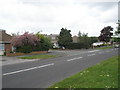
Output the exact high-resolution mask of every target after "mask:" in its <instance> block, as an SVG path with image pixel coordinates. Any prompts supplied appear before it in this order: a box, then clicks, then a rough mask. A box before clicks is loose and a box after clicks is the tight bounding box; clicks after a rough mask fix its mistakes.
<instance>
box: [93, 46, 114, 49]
mask: <svg viewBox="0 0 120 90" xmlns="http://www.w3.org/2000/svg"><path fill="white" fill-rule="evenodd" d="M110 48H113V47H112V46H106V47H99V48H95V49H110Z"/></svg>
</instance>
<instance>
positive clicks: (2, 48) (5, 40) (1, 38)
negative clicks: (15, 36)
mask: <svg viewBox="0 0 120 90" xmlns="http://www.w3.org/2000/svg"><path fill="white" fill-rule="evenodd" d="M11 39H12V36H11V35H9V34H7V33H6V31H5V30H2V29H0V55H3V54H4V52H7V51H9V52H10V51H12V45H11V44H10V40H11Z"/></svg>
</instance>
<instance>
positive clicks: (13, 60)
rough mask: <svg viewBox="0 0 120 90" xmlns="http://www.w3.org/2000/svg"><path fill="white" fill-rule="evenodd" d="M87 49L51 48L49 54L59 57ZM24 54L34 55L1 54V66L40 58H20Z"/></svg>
mask: <svg viewBox="0 0 120 90" xmlns="http://www.w3.org/2000/svg"><path fill="white" fill-rule="evenodd" d="M89 50H91V49H89ZM85 51H87V50H86V49H84V50H49V51H48V53H47V55H58V56H59V57H61V56H71V55H74V54H76V53H84V52H85ZM24 56H32V55H23V56H14V57H6V56H0V66H4V65H10V64H17V63H24V62H33V61H38V60H40V59H32V60H30V59H18V57H24Z"/></svg>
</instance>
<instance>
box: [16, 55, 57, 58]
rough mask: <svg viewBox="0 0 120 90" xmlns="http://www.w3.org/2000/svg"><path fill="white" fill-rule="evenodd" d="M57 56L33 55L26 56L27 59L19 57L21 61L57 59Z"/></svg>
mask: <svg viewBox="0 0 120 90" xmlns="http://www.w3.org/2000/svg"><path fill="white" fill-rule="evenodd" d="M55 57H57V55H44V54H41V55H32V56H25V57H18V58H19V59H48V58H55Z"/></svg>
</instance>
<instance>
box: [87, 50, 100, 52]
mask: <svg viewBox="0 0 120 90" xmlns="http://www.w3.org/2000/svg"><path fill="white" fill-rule="evenodd" d="M97 51H100V50H92V51H88V52H97Z"/></svg>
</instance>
